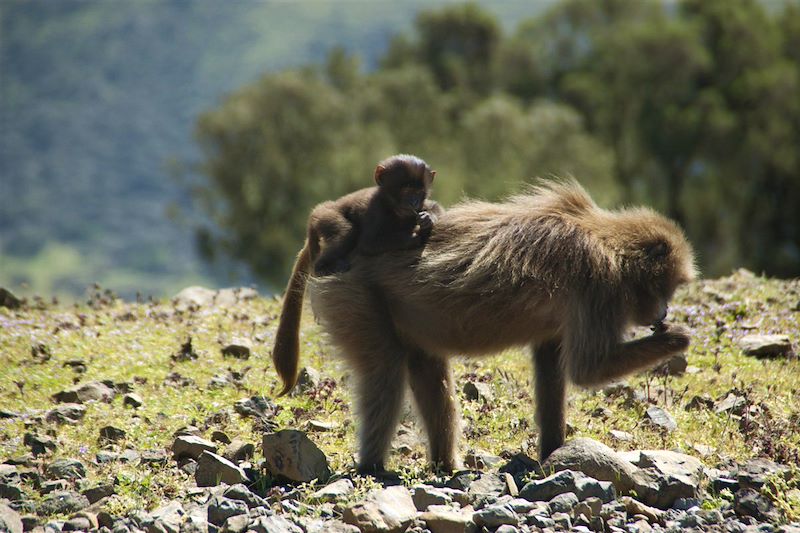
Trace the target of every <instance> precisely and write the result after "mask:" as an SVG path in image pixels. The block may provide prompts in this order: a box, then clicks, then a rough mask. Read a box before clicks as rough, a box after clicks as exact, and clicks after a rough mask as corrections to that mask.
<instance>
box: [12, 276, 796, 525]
mask: <svg viewBox="0 0 800 533" xmlns="http://www.w3.org/2000/svg"><path fill="white" fill-rule="evenodd" d="M278 312H279V302H277V301H275V300H272V299H263V298H259V297H257V295H256V294H255V293H254V292H253V291H250V290H248V289H243V290H224V291H219V292H213V291H206V290H200V289H192V290H186V291H183V292H182V293H181V294H180V295H178V297H176V298H175V299H174V300H172V301H170V302H155V301H149V302H138V303H125V302H121V301H119V300H117V299H116V298H114V296H113V294H111V293H110V292H107V291H101V290H96V291H92V293H91V294H90V296H89V299H88V301H87V302H85V303H81V304H78V305H74V306H66V305H62V304H58V303H57V302H44V301H42V300H34V301H30V302H20V301H18V300H17V299H16V298H14V297H13V295H11V294H10V293H8V292H4V291H2V290H0V531H7V530H8V531H14V532H16V531H90V530H91V531H96V530H101V531H114V532H128V531H131V532H135V531H147V532H172V531H175V532H177V531H202V532H216V531H230V532H246V531H255V532H298V533H302V532H305V533H310V532H316V531H319V532H322V531H353V532H355V531H413V532H423V531H431V532H433V533H440V532H462V531H476V532H477V531H497V532H501V533H510V532H515V531H517V532H524V531H560V530H571V531H631V532H633V531H636V532H638V531H662V530H668V531H687V530H699V531H787V532H788V531H800V522H799V521H800V467H798V462H800V391H799V390H798V389H799V388H800V387H799V386H798V384H799V383H800V360H798V357H797V355H796V353H795V352H796V351H797V350H798V347H800V328H799V327H798V322H799V321H800V281H798V280H794V281H779V280H768V279H764V278H759V277H757V276H753V275H752V274H750V273H748V272H746V271H740V272H737V273H735V274H734V275H732V276H730V277H728V278H723V279H720V280H710V281H709V280H706V281H701V282H697V283H695V284H692V285H691V286H690V287H688V288H686V289H684V290H682V291H681V292H680V293H679V295H678V296H677V298H676V302H675V305H673V307H672V311H671V313H672V320H674V321H676V322H680V323H684V324H686V325H687V326H689V327H690V328H691V329H692V331H693V332H694V335H695V341H694V343H693V345H692V347H691V348H690V350H689V351H688V353H687V354H686V357H680V358H676V359H674V360H672V361H670V362H669V364H668V365H665V366H664V367H663V368H661V369H658V370H656V371H654V372H649V373H646V374H643V375H640V376H633V377H631V378H630V379H629V380H627V381H626V382H624V383H615V384H610V385H609V386H608V387H606V388H604V389H602V390H598V391H577V390H576V391H573V393H572V395H571V400H570V409H569V420H570V427H569V432H570V438H571V440H570V441H569V442H568V444H567V445H565V446H564V447H563V448H561V449H560V450H558V451H557V452H556V453H555V454H554V455H553V456H552V457H551V458H550V459H549V460H548V461H547V462H546V463H545V464H541V465H540V464H539V463H538V462H536V461H535V460H533V459H531V457H535V450H536V429H535V425H534V424H533V423H532V420H531V413H532V404H531V402H532V398H531V394H530V366H529V362H528V361H527V358H525V357H524V356H523V355H522V354H520V353H508V354H504V355H501V356H498V357H495V358H488V359H482V360H480V361H474V360H471V361H462V362H460V363H458V364H457V365H456V375H457V376H458V378H459V380H460V382H461V383H462V388H461V390H460V395H461V403H462V409H463V416H464V431H463V439H462V440H463V442H462V447H463V449H464V460H465V470H464V471H461V472H458V473H455V474H449V475H441V474H437V473H435V472H431V471H430V470H428V469H427V468H426V467H425V451H424V441H423V440H422V439H421V438H420V437H419V435H418V433H417V430H416V424H415V421H414V415H413V411H412V409H411V408H410V407H409V409H408V410H407V412H406V413H405V414H404V416H403V420H402V423H401V427H400V430H399V432H398V435H397V437H396V439H395V442H394V448H393V453H392V458H391V463H390V466H391V468H393V469H395V470H396V471H398V473H399V480H397V482H396V484H394V485H382V484H380V483H379V482H378V481H376V480H374V479H372V478H363V477H359V476H356V475H355V474H354V472H353V468H352V467H353V464H354V459H353V456H352V454H353V452H354V450H355V443H354V424H355V422H354V420H353V416H352V413H351V412H350V409H349V405H350V401H349V396H348V388H349V387H348V384H347V372H346V368H344V367H343V366H342V365H341V363H339V362H338V360H337V359H336V358H335V357H334V356H332V355H331V348H330V347H329V346H328V345H327V344H326V343H325V342H324V338H323V337H322V336H321V333H320V331H319V329H318V328H317V327H316V326H315V325H314V324H313V320H312V319H311V318H308V319H307V321H306V325H305V327H304V333H303V363H304V364H306V365H307V366H306V368H305V369H304V371H303V374H302V378H301V382H300V385H299V387H298V389H297V390H296V391H295V392H294V393H293V394H292V395H291V396H290V397H287V398H280V399H274V398H273V394H272V392H273V391H274V390H276V385H277V381H276V377H275V374H274V372H273V371H272V370H271V368H269V362H268V361H269V358H268V354H269V348H270V346H271V344H272V335H273V333H274V328H275V326H276V317H277V314H278ZM307 314H310V313H307ZM641 333H642V332H639V334H641Z"/></svg>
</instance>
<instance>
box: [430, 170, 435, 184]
mask: <svg viewBox="0 0 800 533" xmlns="http://www.w3.org/2000/svg"><path fill="white" fill-rule="evenodd" d="M435 177H436V171H435V170H431V182H432V181H433V178H435Z"/></svg>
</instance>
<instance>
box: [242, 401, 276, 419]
mask: <svg viewBox="0 0 800 533" xmlns="http://www.w3.org/2000/svg"><path fill="white" fill-rule="evenodd" d="M276 409H277V406H276V405H275V404H274V403H272V402H271V401H269V400H267V399H266V398H264V397H263V396H253V397H251V398H242V399H241V400H238V401H237V402H236V403H235V404H233V410H234V411H236V412H237V413H239V414H240V415H242V416H245V417H253V418H272V417H273V416H274V415H275V410H276Z"/></svg>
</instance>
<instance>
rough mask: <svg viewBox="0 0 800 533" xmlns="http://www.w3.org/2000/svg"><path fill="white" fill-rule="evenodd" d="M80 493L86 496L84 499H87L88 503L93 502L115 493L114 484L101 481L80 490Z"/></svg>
mask: <svg viewBox="0 0 800 533" xmlns="http://www.w3.org/2000/svg"><path fill="white" fill-rule="evenodd" d="M81 494H83V495H84V496H86V499H87V500H89V503H90V504H92V503H95V502H98V501H100V500H102V499H103V498H106V497H108V496H111V495H112V494H115V490H114V484H113V483H103V484H101V485H95V486H94V487H89V488H87V489H84V490H82V491H81Z"/></svg>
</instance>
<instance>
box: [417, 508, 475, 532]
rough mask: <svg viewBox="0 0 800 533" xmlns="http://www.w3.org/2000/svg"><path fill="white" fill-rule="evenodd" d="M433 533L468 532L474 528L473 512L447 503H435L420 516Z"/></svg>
mask: <svg viewBox="0 0 800 533" xmlns="http://www.w3.org/2000/svg"><path fill="white" fill-rule="evenodd" d="M419 519H420V520H422V521H423V522H425V526H427V528H428V529H429V530H430V531H431V533H467V531H469V530H471V529H472V528H471V527H470V526H472V512H471V510H469V509H466V510H462V509H454V508H452V507H449V506H445V505H433V506H431V507H430V508H429V509H428V510H427V511H425V512H424V513H422V514H421V515H420V516H419Z"/></svg>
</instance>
